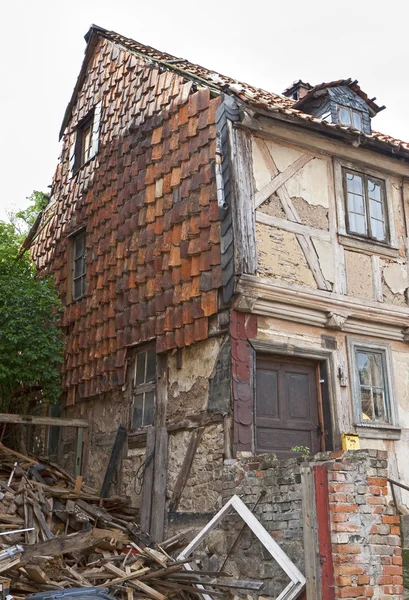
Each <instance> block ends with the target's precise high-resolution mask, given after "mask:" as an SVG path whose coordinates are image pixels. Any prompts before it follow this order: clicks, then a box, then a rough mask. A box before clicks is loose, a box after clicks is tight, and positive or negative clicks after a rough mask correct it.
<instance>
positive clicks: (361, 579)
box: [358, 575, 369, 585]
mask: <svg viewBox="0 0 409 600" xmlns="http://www.w3.org/2000/svg"><path fill="white" fill-rule="evenodd" d="M368 584H369V577H368V575H359V577H358V585H368Z"/></svg>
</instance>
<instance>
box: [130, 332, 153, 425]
mask: <svg viewBox="0 0 409 600" xmlns="http://www.w3.org/2000/svg"><path fill="white" fill-rule="evenodd" d="M150 350H154V352H155V380H154V381H150V382H144V383H142V384H136V373H137V367H138V354H143V353H144V354H145V377H146V372H147V365H148V361H147V357H148V352H149V351H150ZM157 382H158V361H157V355H156V345H155V343H154V342H149V343H147V344H142V345H140V346H137V347H136V348H135V349H134V355H133V358H132V374H131V378H130V414H129V430H130V431H131V432H132V433H135V432H143V431H146V429H147V427H149V425H153V424H154V423H155V416H156V397H157V389H156V388H157ZM147 392H154V399H153V418H152V422H151V423H144V422H143V416H142V424H141V425H138V426H136V427H134V408H135V404H134V397H135V396H136V395H137V394H145V393H147ZM144 406H145V399H144V400H143V407H144Z"/></svg>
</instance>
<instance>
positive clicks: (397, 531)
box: [391, 527, 400, 535]
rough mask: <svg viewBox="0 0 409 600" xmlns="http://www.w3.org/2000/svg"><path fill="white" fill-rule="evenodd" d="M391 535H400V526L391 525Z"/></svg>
mask: <svg viewBox="0 0 409 600" xmlns="http://www.w3.org/2000/svg"><path fill="white" fill-rule="evenodd" d="M391 534H392V535H400V527H391Z"/></svg>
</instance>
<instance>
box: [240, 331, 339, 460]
mask: <svg viewBox="0 0 409 600" xmlns="http://www.w3.org/2000/svg"><path fill="white" fill-rule="evenodd" d="M248 341H249V343H250V347H251V352H252V386H253V398H254V405H255V380H256V378H255V375H256V373H255V371H256V355H260V354H269V355H274V356H277V357H280V358H287V359H288V360H291V359H295V360H297V358H299V359H304V360H307V361H308V360H309V361H313V362H314V363H315V364H316V365H317V367H318V366H319V365H320V364H325V367H326V372H327V376H328V386H327V387H328V404H329V406H328V409H329V413H330V420H331V429H332V431H331V437H332V442H333V449H334V450H338V449H339V448H340V441H339V440H340V433H339V427H338V418H337V410H336V388H335V372H336V370H335V352H334V351H333V350H329V349H326V348H316V347H315V348H314V347H308V346H301V345H300V346H299V345H294V344H286V343H283V342H281V341H278V340H259V339H249V340H248ZM317 373H319V370H318V368H317ZM319 396H321V406H322V390H321V386H320V385H319V380H318V387H317V401H318V410H319V406H320V398H319ZM253 414H254V410H253ZM319 418H320V421H321V419H322V421H324V419H323V415H322V414H321V415H320V416H319ZM255 448H256V444H255V422H254V419H253V435H252V452H253V453H254V452H255Z"/></svg>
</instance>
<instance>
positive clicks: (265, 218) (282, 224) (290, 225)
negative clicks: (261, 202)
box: [256, 210, 331, 242]
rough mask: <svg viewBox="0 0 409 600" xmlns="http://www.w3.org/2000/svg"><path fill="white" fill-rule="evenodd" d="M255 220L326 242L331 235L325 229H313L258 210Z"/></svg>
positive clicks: (329, 239)
mask: <svg viewBox="0 0 409 600" xmlns="http://www.w3.org/2000/svg"><path fill="white" fill-rule="evenodd" d="M256 221H257V223H263V224H264V225H271V226H272V227H277V228H278V229H284V231H290V232H291V233H300V234H301V235H308V236H312V237H315V238H319V239H320V240H325V241H326V242H330V241H331V235H330V232H329V231H325V229H315V228H314V227H309V226H308V225H302V224H301V223H294V221H287V219H280V218H279V217H272V216H271V215H266V214H265V213H263V212H261V211H260V210H256Z"/></svg>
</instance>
